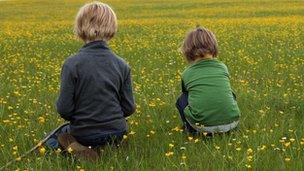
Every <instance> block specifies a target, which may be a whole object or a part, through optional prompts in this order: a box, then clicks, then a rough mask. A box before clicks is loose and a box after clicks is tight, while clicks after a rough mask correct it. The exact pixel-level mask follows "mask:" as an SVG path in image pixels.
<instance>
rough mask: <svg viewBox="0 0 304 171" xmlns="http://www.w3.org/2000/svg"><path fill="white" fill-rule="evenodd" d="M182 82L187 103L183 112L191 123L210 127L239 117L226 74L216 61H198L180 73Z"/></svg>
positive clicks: (224, 68)
mask: <svg viewBox="0 0 304 171" xmlns="http://www.w3.org/2000/svg"><path fill="white" fill-rule="evenodd" d="M182 80H183V85H184V87H185V89H186V90H187V91H188V102H189V105H188V106H187V107H186V108H185V109H184V112H185V115H186V116H188V117H187V118H189V119H190V120H191V122H193V123H195V122H198V121H199V123H203V124H204V125H205V126H214V125H222V124H227V123H231V122H233V121H235V120H237V119H238V118H239V108H238V106H237V103H236V101H235V99H234V97H233V94H232V89H231V87H230V82H229V73H228V70H227V67H226V66H225V65H224V64H223V63H221V62H219V61H218V60H217V59H206V60H201V61H199V62H197V63H195V64H193V65H191V66H189V67H188V68H187V69H186V70H185V71H184V73H183V75H182Z"/></svg>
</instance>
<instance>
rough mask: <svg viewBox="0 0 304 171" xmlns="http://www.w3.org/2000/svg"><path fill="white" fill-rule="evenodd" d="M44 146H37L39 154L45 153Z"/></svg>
mask: <svg viewBox="0 0 304 171" xmlns="http://www.w3.org/2000/svg"><path fill="white" fill-rule="evenodd" d="M45 151H46V150H45V148H44V147H40V148H39V153H40V154H41V155H44V154H45Z"/></svg>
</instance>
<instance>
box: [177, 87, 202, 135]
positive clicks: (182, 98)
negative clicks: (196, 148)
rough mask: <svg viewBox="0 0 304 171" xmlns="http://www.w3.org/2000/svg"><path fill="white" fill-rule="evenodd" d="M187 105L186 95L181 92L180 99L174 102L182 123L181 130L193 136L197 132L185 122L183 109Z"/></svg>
mask: <svg viewBox="0 0 304 171" xmlns="http://www.w3.org/2000/svg"><path fill="white" fill-rule="evenodd" d="M187 105H188V93H186V92H183V93H182V94H181V95H180V97H179V98H178V99H177V101H176V108H177V110H178V111H179V115H180V117H181V120H182V122H183V128H184V130H185V131H187V132H189V133H192V134H195V133H198V131H197V130H195V129H194V128H193V127H192V126H191V125H190V123H189V122H188V121H187V120H186V117H185V113H184V109H185V108H186V107H187Z"/></svg>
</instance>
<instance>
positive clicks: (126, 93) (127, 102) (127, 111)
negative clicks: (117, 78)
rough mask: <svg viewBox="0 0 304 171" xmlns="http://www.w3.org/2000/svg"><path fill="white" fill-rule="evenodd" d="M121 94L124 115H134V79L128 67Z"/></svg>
mask: <svg viewBox="0 0 304 171" xmlns="http://www.w3.org/2000/svg"><path fill="white" fill-rule="evenodd" d="M120 95H121V101H120V105H121V109H122V112H123V114H124V117H128V116H130V115H132V114H133V113H134V112H135V110H136V106H135V102H134V97H133V91H132V79H131V71H130V69H129V68H128V71H127V76H126V79H125V80H124V82H123V84H122V87H121V89H120Z"/></svg>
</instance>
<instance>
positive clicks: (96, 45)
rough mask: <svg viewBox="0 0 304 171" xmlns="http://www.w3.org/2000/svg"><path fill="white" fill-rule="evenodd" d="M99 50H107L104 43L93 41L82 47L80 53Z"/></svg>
mask: <svg viewBox="0 0 304 171" xmlns="http://www.w3.org/2000/svg"><path fill="white" fill-rule="evenodd" d="M101 49H109V48H108V44H107V43H106V42H105V41H93V42H89V43H87V44H85V45H83V46H82V48H81V49H80V51H81V52H88V51H96V50H101Z"/></svg>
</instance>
